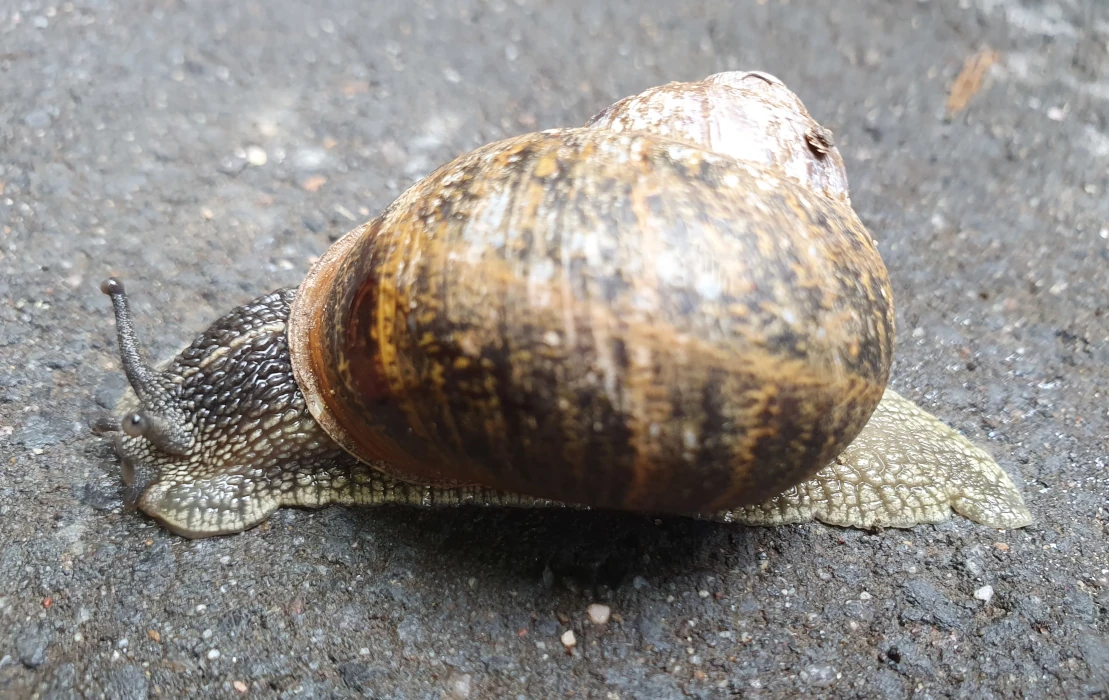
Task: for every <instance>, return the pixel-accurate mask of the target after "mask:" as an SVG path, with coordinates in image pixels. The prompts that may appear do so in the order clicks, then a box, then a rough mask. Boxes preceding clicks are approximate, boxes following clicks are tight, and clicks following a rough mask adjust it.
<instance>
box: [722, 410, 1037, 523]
mask: <svg viewBox="0 0 1109 700" xmlns="http://www.w3.org/2000/svg"><path fill="white" fill-rule="evenodd" d="M953 510H954V511H955V512H956V513H959V514H960V515H962V516H964V517H966V518H969V519H970V520H973V521H974V522H977V523H980V524H982V525H986V526H988V527H994V528H998V529H1012V528H1020V527H1024V526H1026V525H1029V524H1030V523H1031V522H1032V515H1031V513H1029V511H1028V508H1027V507H1026V506H1025V504H1024V501H1023V499H1022V498H1021V495H1020V492H1019V491H1018V490H1017V487H1016V485H1015V484H1014V483H1013V481H1012V480H1011V479H1010V478H1009V476H1008V475H1007V474H1006V473H1005V472H1004V471H1003V470H1002V469H1001V467H999V466H998V465H997V463H996V462H995V461H994V460H993V459H992V458H991V457H990V456H989V455H988V454H986V452H985V451H983V450H982V449H980V448H978V447H975V446H974V445H973V444H971V442H970V441H969V440H967V439H966V438H965V437H963V436H962V435H960V434H959V433H958V432H956V431H955V430H953V429H952V428H950V427H948V426H947V425H945V424H944V423H942V422H941V421H940V420H938V419H937V418H935V417H934V416H932V415H931V414H929V413H927V412H926V411H924V410H923V409H921V408H920V407H918V406H917V405H916V404H914V403H912V402H911V401H909V400H908V399H906V398H904V397H902V396H901V395H900V394H898V393H896V392H895V391H893V390H891V389H887V390H886V393H885V395H884V396H883V397H882V401H881V402H880V403H879V404H878V408H877V409H876V410H875V411H874V414H873V416H871V419H870V421H869V422H868V423H867V425H866V427H865V428H863V430H862V432H861V433H860V434H859V436H858V437H857V438H855V441H854V442H852V443H851V444H850V445H849V446H848V447H847V449H845V450H844V451H843V453H842V454H840V456H839V457H837V458H836V460H835V462H833V463H832V464H829V465H828V466H827V467H825V468H824V469H822V470H820V471H819V472H817V473H816V475H815V476H814V477H812V478H811V479H809V480H808V481H805V482H803V483H801V484H799V485H798V486H795V487H793V488H791V489H789V490H788V491H786V492H785V493H782V494H781V495H779V496H776V497H774V498H772V499H770V500H769V501H766V502H765V503H761V504H758V505H753V506H745V507H742V508H737V509H735V510H731V511H727V512H724V513H720V514H718V515H716V516H713V519H715V520H724V521H726V522H736V523H741V524H746V525H782V524H787V523H800V522H808V521H811V520H819V521H821V522H824V523H828V524H830V525H838V526H842V527H856V528H862V529H871V528H877V527H896V528H907V527H912V526H914V525H921V524H928V523H938V522H942V521H944V520H947V519H948V518H950V517H951V512H952V511H953Z"/></svg>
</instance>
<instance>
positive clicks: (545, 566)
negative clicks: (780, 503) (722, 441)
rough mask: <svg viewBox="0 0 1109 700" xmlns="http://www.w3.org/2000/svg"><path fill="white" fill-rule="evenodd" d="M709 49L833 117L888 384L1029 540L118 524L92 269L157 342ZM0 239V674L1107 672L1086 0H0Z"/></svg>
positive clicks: (1095, 91) (658, 693) (156, 348)
mask: <svg viewBox="0 0 1109 700" xmlns="http://www.w3.org/2000/svg"><path fill="white" fill-rule="evenodd" d="M991 51H992V52H996V56H994V54H990V53H988V52H991ZM976 55H977V56H979V57H987V56H994V58H996V61H995V62H994V63H993V64H992V65H991V66H990V67H989V68H988V70H986V71H985V72H984V74H983V76H984V77H983V80H982V82H981V84H980V85H978V86H977V89H972V88H973V86H971V88H967V87H965V86H966V83H962V84H963V85H964V88H958V89H956V100H958V99H959V98H966V100H965V105H961V106H960V105H956V107H955V108H954V109H949V108H948V100H949V94H950V93H951V91H952V86H953V85H957V84H959V83H958V81H956V76H957V75H958V74H959V73H960V71H961V70H962V69H963V67H964V65H965V63H966V61H967V60H968V58H971V57H973V56H976ZM988 62H989V61H987V63H988ZM727 69H759V70H765V71H768V72H771V73H774V74H776V75H778V76H779V77H781V78H782V79H784V80H785V81H786V82H787V84H789V85H790V87H791V88H793V89H794V90H795V91H796V92H797V93H798V94H799V95H800V96H801V97H802V99H803V100H804V101H805V103H806V105H807V106H808V107H809V109H810V111H811V112H812V113H813V114H814V116H816V118H817V119H818V120H820V121H821V122H822V123H823V124H824V125H825V126H827V127H829V128H831V129H832V131H833V132H834V133H835V135H836V141H837V145H838V146H839V147H840V149H841V150H842V152H843V154H844V157H845V159H846V161H847V166H848V173H849V176H850V179H851V188H852V198H853V201H854V204H855V207H856V209H857V210H858V212H859V214H860V216H861V217H862V219H863V221H864V222H865V223H866V225H867V226H868V228H869V229H870V230H871V232H872V233H873V234H874V236H875V238H876V239H877V240H878V241H879V244H880V247H881V251H882V255H883V257H884V259H885V261H886V264H887V266H888V267H889V270H890V275H891V278H892V280H893V285H894V290H895V294H896V297H897V304H898V310H899V313H898V324H899V333H898V349H897V353H898V354H897V360H896V363H895V366H894V379H893V386H895V387H896V388H897V389H898V390H899V391H901V392H902V393H904V394H905V395H907V396H909V397H910V398H912V399H913V400H915V401H918V402H919V403H920V404H921V405H923V406H924V407H926V408H927V409H928V410H930V411H932V412H933V413H935V414H936V415H938V416H940V417H941V418H943V419H944V420H945V421H947V422H948V423H949V424H951V425H953V426H955V427H956V428H958V429H959V430H961V431H963V432H964V433H965V434H967V435H968V436H969V437H970V438H971V439H973V440H974V441H976V442H977V443H978V444H981V445H983V446H984V447H986V449H988V450H989V451H990V452H991V453H992V454H994V455H995V456H996V458H997V460H998V461H999V463H1000V464H1001V465H1002V466H1003V467H1004V468H1005V469H1006V471H1007V472H1008V473H1009V474H1010V475H1011V476H1012V477H1013V478H1014V480H1015V481H1016V482H1017V483H1018V484H1020V486H1021V488H1022V490H1023V492H1024V494H1025V497H1026V499H1027V502H1028V504H1029V506H1030V508H1031V510H1032V512H1033V514H1034V515H1035V517H1036V523H1035V524H1034V525H1032V526H1030V527H1028V528H1025V529H1022V530H1019V531H1012V532H998V531H996V530H991V529H988V528H984V527H982V526H978V525H975V524H973V523H970V522H968V521H966V520H963V519H957V518H956V519H952V520H951V521H949V522H946V523H943V524H940V525H936V526H927V527H919V528H916V529H913V530H905V531H897V530H887V531H881V532H861V531H855V530H843V529H837V528H832V527H827V526H823V525H816V524H808V525H799V526H789V527H781V528H774V529H770V528H753V529H752V528H742V527H734V526H726V525H717V524H709V523H701V522H693V521H688V520H682V519H660V520H656V519H653V518H649V517H641V516H634V515H618V514H608V513H560V512H501V511H480V512H479V511H474V510H465V509H464V510H450V511H434V512H429V511H422V510H417V509H406V508H383V509H377V510H370V509H354V508H330V509H325V510H320V511H305V510H284V511H280V512H279V513H278V514H276V515H275V516H274V517H273V518H271V520H270V521H269V522H268V523H267V524H266V525H264V526H262V527H260V528H258V529H255V530H252V531H250V532H247V533H245V534H242V535H237V536H231V537H223V538H216V539H210V540H200V541H188V540H184V539H181V538H178V537H176V536H173V535H171V534H170V533H168V532H166V531H165V530H163V529H161V528H159V527H158V526H156V525H155V524H154V523H152V522H151V521H149V520H148V519H146V518H144V517H143V516H141V515H139V514H136V513H133V512H126V511H125V510H124V509H123V502H122V491H121V487H120V482H119V465H118V463H117V461H116V459H115V456H114V454H113V452H112V450H111V448H110V446H109V444H108V443H107V442H106V441H105V440H103V439H102V438H99V437H97V436H95V435H93V434H91V432H90V430H89V427H88V425H89V422H90V421H91V420H92V419H94V418H95V417H96V416H97V415H99V414H100V413H102V412H103V411H104V409H105V408H106V407H108V406H111V405H112V404H113V403H114V401H115V399H116V398H117V397H118V396H119V394H120V392H121V391H122V388H123V386H124V383H123V378H122V374H121V372H120V369H119V364H118V361H117V359H116V354H115V347H114V336H113V332H114V331H113V325H112V323H111V320H110V311H109V309H110V307H109V304H108V302H107V299H106V298H104V297H103V296H102V295H101V294H100V293H99V291H98V288H97V287H98V284H99V282H100V281H101V279H103V278H104V277H106V276H107V275H109V274H117V275H120V276H121V277H123V278H124V279H125V280H126V281H127V283H128V286H129V290H130V291H131V293H132V306H133V309H134V311H135V313H136V316H137V325H138V329H139V333H140V339H141V341H142V343H143V347H144V348H145V350H146V352H147V353H148V354H149V355H150V356H155V357H164V356H166V355H167V354H169V353H172V352H173V351H175V350H176V349H177V348H178V347H180V346H181V345H182V344H184V343H185V342H187V341H188V340H189V339H190V338H191V336H192V335H193V334H195V333H196V332H198V331H199V330H201V329H203V328H204V327H205V325H206V324H207V323H209V322H210V321H212V320H213V319H215V318H216V317H217V316H218V315H220V314H221V313H223V312H224V311H226V310H228V309H230V308H231V307H233V306H234V305H236V304H239V303H242V302H244V301H246V300H248V299H250V298H252V297H254V296H257V295H259V294H262V293H264V292H267V291H269V290H271V289H275V288H278V287H282V286H288V285H294V284H296V283H297V281H298V280H299V279H300V278H301V277H302V275H303V274H304V272H305V270H306V269H307V266H308V265H309V264H310V261H311V260H312V259H313V258H314V256H318V255H319V254H320V253H321V252H322V251H323V250H325V249H326V247H327V246H328V244H329V243H330V242H331V241H332V240H334V239H335V238H336V237H338V236H339V235H340V234H342V233H343V232H345V231H346V230H348V229H350V228H352V227H354V226H355V225H357V224H359V223H361V222H362V221H364V220H366V219H368V218H370V217H371V216H372V215H373V213H375V212H378V211H380V210H381V208H382V207H384V206H385V205H386V204H388V203H389V202H390V201H391V200H392V199H393V198H394V197H396V196H397V195H398V194H399V193H400V192H401V191H402V190H403V189H404V188H405V187H406V186H407V185H408V184H410V183H411V182H412V181H413V180H414V179H416V178H418V177H419V176H421V175H423V174H425V173H426V172H428V171H429V170H431V169H432V168H434V167H435V166H437V165H438V164H440V163H442V162H445V161H447V160H449V159H450V158H452V157H453V156H455V155H457V154H459V153H461V152H464V151H466V150H468V149H471V148H474V147H476V146H478V145H481V144H483V143H486V142H489V141H492V140H495V139H498V138H502V137H506V136H509V135H513V134H518V133H523V132H526V131H532V130H536V129H542V128H549V127H554V126H565V125H573V124H579V123H581V122H583V121H584V120H585V119H587V118H588V117H589V116H590V115H592V114H593V113H594V112H596V111H597V110H599V109H600V108H602V107H604V106H605V105H607V104H609V103H611V102H612V101H614V100H615V99H617V98H619V97H622V96H624V95H627V94H631V93H633V92H636V91H638V90H641V89H643V88H646V87H648V86H651V85H656V84H660V83H664V82H667V81H669V80H691V79H698V78H701V77H704V76H706V75H708V74H710V73H713V72H716V71H720V70H727ZM960 107H961V108H960ZM0 226H2V228H0V231H2V235H0V470H2V472H0V696H3V697H13V698H23V697H58V698H68V697H89V698H93V697H108V698H145V697H239V696H249V697H303V698H333V697H334V698H342V697H374V698H398V699H399V698H404V699H407V700H415V699H417V698H442V697H451V698H461V697H471V698H518V697H522V698H571V697H572V698H604V699H608V698H686V697H695V698H723V697H749V698H789V697H796V696H799V695H806V696H812V697H829V698H855V697H860V698H862V697H890V698H902V697H913V698H939V697H960V698H964V697H965V698H1001V697H1029V698H1041V697H1044V698H1062V697H1068V698H1087V697H1107V695H1109V533H1107V518H1109V505H1107V503H1109V466H1107V465H1109V413H1107V412H1109V6H1107V5H1106V4H1105V3H1103V2H1100V0H1086V1H1085V2H1080V1H1079V0H1068V1H1064V0H1058V1H1055V2H1038V3H1033V2H1021V1H1020V0H896V1H889V0H851V1H844V2H837V3H831V2H822V1H821V0H788V1H787V0H752V1H751V2H723V1H720V0H703V1H700V2H681V3H679V2H672V1H664V0H657V1H651V2H639V3H634V2H626V1H615V2H607V3H590V2H584V1H582V2H577V1H574V2H553V1H550V2H533V1H531V0H489V1H488V2H477V1H475V0H463V1H461V2H450V3H448V2H410V3H401V2H396V3H387V2H375V3H367V2H357V1H355V0H329V1H322V0H321V1H320V2H314V3H308V2H269V3H263V2H260V1H258V0H255V1H244V2H233V1H231V0H210V1H207V2H200V1H197V0H193V1H185V0H126V1H123V0H121V1H113V0H83V1H78V2H67V3H58V4H50V3H48V2H43V1H39V0H20V1H18V2H16V0H6V1H2V2H0ZM594 603H599V604H603V605H606V606H608V607H609V609H610V611H611V615H610V617H609V619H608V621H607V622H605V623H603V624H597V623H595V622H593V621H591V620H590V618H589V617H588V615H587V608H588V606H590V605H591V604H594ZM567 631H573V632H574V638H575V641H576V644H575V645H574V646H573V647H572V648H571V649H568V648H567V647H566V646H565V645H564V644H563V643H562V639H563V637H564V635H565V634H566V632H567Z"/></svg>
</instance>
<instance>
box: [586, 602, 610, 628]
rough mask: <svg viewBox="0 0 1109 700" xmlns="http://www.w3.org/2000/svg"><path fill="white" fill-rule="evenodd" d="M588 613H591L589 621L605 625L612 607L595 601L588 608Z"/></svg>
mask: <svg viewBox="0 0 1109 700" xmlns="http://www.w3.org/2000/svg"><path fill="white" fill-rule="evenodd" d="M586 613H588V615H589V621H590V622H592V623H593V624H595V625H603V624H605V623H606V622H608V618H609V615H611V614H612V608H610V607H608V606H607V605H601V604H600V603H593V604H592V605H590V606H589V607H588V608H586Z"/></svg>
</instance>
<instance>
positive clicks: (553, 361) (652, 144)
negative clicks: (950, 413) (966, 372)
mask: <svg viewBox="0 0 1109 700" xmlns="http://www.w3.org/2000/svg"><path fill="white" fill-rule="evenodd" d="M103 290H104V291H105V292H106V293H108V294H109V295H110V296H111V297H112V300H113V303H114V305H115V309H116V317H117V328H118V334H119V341H120V347H121V354H122V356H123V360H124V368H125V370H126V371H127V374H128V379H129V380H130V383H131V385H132V388H133V390H132V391H131V392H128V394H126V395H125V396H124V398H123V399H122V400H121V403H120V406H119V407H118V409H117V413H118V414H119V431H118V433H117V438H116V444H117V450H118V451H119V452H120V454H121V455H122V460H123V469H124V474H125V481H128V482H131V484H132V485H133V486H136V485H137V486H136V488H137V491H138V492H139V495H138V498H137V503H138V506H139V508H141V509H142V510H144V511H145V512H147V513H148V514H150V515H152V516H153V517H155V518H156V519H158V520H160V521H161V522H163V523H164V524H166V525H167V526H168V527H170V528H171V529H173V530H175V531H176V532H179V533H181V534H184V535H187V536H206V535H211V534H221V533H226V532H234V531H239V530H242V529H245V528H247V527H250V526H252V525H254V524H256V523H257V522H260V521H261V520H263V519H264V518H265V517H266V516H267V515H268V514H269V512H272V510H273V509H274V508H276V507H278V506H280V505H284V504H291V505H308V506H316V505H323V504H325V503H329V502H341V503H379V502H402V503H417V504H435V503H443V504H459V503H476V504H489V505H522V506H527V505H531V506H540V505H573V506H579V507H592V508H608V509H621V510H631V511H637V512H650V513H673V514H682V515H691V516H697V517H712V518H716V519H721V520H732V521H740V522H751V523H772V522H788V521H796V520H799V519H804V518H810V517H818V518H820V519H822V520H826V521H828V522H834V523H836V524H843V525H857V526H863V527H869V526H872V525H875V524H887V525H899V526H900V525H909V524H913V523H915V522H929V521H934V520H937V519H941V518H943V517H947V516H948V514H949V511H950V508H951V507H952V506H954V507H956V508H959V509H960V510H961V511H962V512H967V513H968V514H970V517H976V516H977V517H976V519H979V520H984V521H987V522H989V523H990V524H995V525H997V526H999V527H1000V526H1006V527H1014V526H1019V525H1022V524H1026V522H1027V521H1028V520H1029V518H1028V514H1027V511H1026V510H1025V509H1024V506H1023V503H1022V502H1021V500H1020V496H1019V493H1017V492H1016V489H1015V487H1013V485H1012V483H1011V482H1010V481H1009V480H1008V477H1006V476H1005V474H1004V472H1003V471H1001V469H1000V468H999V467H997V465H996V464H994V463H993V461H992V460H990V459H989V457H988V456H986V455H985V454H984V453H982V452H981V451H980V450H977V448H974V447H973V446H971V445H970V443H969V442H967V441H966V440H965V439H964V438H962V437H961V436H958V434H957V433H955V432H954V431H952V430H950V429H949V428H947V427H946V426H943V424H942V423H940V422H939V421H937V420H936V419H934V418H932V417H930V416H928V415H927V414H925V413H923V412H922V411H920V410H919V409H916V408H915V407H913V406H912V405H911V404H909V403H908V402H907V401H905V400H904V399H902V398H901V397H899V396H897V395H896V394H895V393H894V392H892V391H890V390H888V389H887V383H888V379H889V372H890V366H891V363H892V346H893V336H894V311H893V299H892V292H891V290H890V285H889V280H888V276H887V273H886V270H885V267H884V265H883V264H882V261H881V258H880V256H879V254H878V251H877V248H876V246H875V244H874V242H873V241H872V240H871V237H870V235H869V234H868V233H867V231H866V229H865V227H864V226H863V225H862V223H861V222H860V221H859V220H858V217H857V216H856V215H855V212H854V211H853V210H852V208H851V206H850V200H849V197H848V192H847V180H846V175H845V172H844V169H843V163H842V159H841V157H840V155H839V153H838V151H837V150H836V149H835V146H834V145H833V144H832V139H831V135H830V134H829V133H828V132H827V131H826V130H825V129H823V128H822V127H820V125H819V124H817V123H816V122H815V120H813V119H812V118H811V117H810V116H809V115H808V113H807V112H806V111H805V110H804V107H803V106H802V105H801V103H800V101H799V100H798V99H797V98H796V96H794V95H793V93H791V92H789V91H788V90H787V89H786V88H785V86H784V85H783V84H782V83H781V82H780V81H778V80H777V79H775V78H773V77H771V76H768V75H766V74H761V73H726V74H718V75H716V76H711V77H710V78H708V79H706V80H705V81H701V82H697V83H672V84H669V85H666V86H660V87H658V88H653V89H651V90H648V91H646V92H644V93H641V94H640V95H637V96H632V97H629V98H625V100H621V101H620V102H617V103H616V104H614V105H613V106H611V107H609V108H608V109H606V110H604V111H602V112H600V113H599V114H598V115H597V116H595V117H594V118H593V119H592V120H590V122H588V123H587V124H586V125H585V126H582V127H578V128H568V129H553V130H548V131H544V132H538V133H534V134H525V135H522V136H518V137H514V138H509V139H505V140H503V141H499V142H496V143H493V144H489V145H487V146H484V147H482V148H479V149H477V150H475V151H473V152H471V153H468V154H465V155H463V156H460V157H459V158H457V159H455V160H454V161H452V162H451V163H448V164H446V165H444V166H443V167H441V168H439V169H438V170H436V171H435V172H433V173H431V174H430V175H428V176H427V177H426V178H424V179H422V180H421V181H419V182H417V183H416V184H414V185H413V186H412V187H411V188H409V190H407V191H406V192H405V193H404V194H402V195H401V196H400V197H399V198H398V199H397V200H396V201H395V202H393V203H392V204H391V205H390V206H389V207H387V208H386V210H385V211H384V212H383V213H382V214H381V215H380V216H379V217H377V218H376V219H374V220H373V221H371V222H369V223H367V224H366V225H364V226H361V227H359V228H357V229H355V230H354V231H351V232H350V233H348V234H347V235H346V236H344V237H343V238H342V239H340V240H339V241H338V242H336V243H335V244H334V245H333V246H332V247H331V248H330V249H329V250H328V251H327V253H326V254H325V255H324V256H323V257H322V258H321V259H320V261H319V262H317V263H316V264H315V265H314V266H313V269H312V270H311V271H310V273H309V275H308V277H307V278H306V279H305V281H304V282H303V283H302V284H301V285H300V286H299V287H298V288H297V289H296V290H279V291H278V292H274V293H272V294H270V295H266V296H265V297H262V298H260V299H258V300H255V301H253V302H250V303H248V304H246V305H244V306H243V307H240V308H239V309H236V310H234V311H232V312H231V313H230V314H228V315H227V316H225V317H224V318H223V319H220V320H219V321H217V322H216V323H215V324H213V326H212V327H211V328H209V329H208V331H206V332H205V333H203V334H202V335H201V336H200V337H198V339H197V340H196V341H194V343H193V344H191V345H190V346H189V347H188V348H186V349H185V350H184V351H182V353H180V354H179V355H178V356H177V357H176V358H173V359H171V360H170V361H169V362H168V363H166V364H165V365H163V366H162V367H160V368H159V369H157V370H154V369H150V368H147V367H146V366H145V365H143V363H142V362H141V360H140V359H139V355H138V351H137V348H136V346H135V341H134V334H133V332H132V330H131V328H132V326H131V320H130V315H129V313H128V311H127V303H126V296H125V295H124V293H123V289H122V284H120V283H119V282H117V281H115V280H110V281H109V282H106V283H105V285H104V286H103ZM922 428H923V429H922ZM890 455H894V456H897V455H901V456H905V455H910V456H909V457H908V458H907V459H902V460H893V461H892V462H891V461H890V460H888V459H887V457H889V456H890ZM826 472H827V474H826ZM821 493H823V494H824V495H823V496H821V495H820V494H821ZM814 494H815V498H814V497H813V496H814ZM968 504H969V505H968Z"/></svg>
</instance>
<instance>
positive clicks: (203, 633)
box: [200, 629, 212, 639]
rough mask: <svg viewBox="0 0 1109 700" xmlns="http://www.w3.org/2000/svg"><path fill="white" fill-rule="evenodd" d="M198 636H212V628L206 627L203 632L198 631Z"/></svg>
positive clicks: (209, 637) (206, 637)
mask: <svg viewBox="0 0 1109 700" xmlns="http://www.w3.org/2000/svg"><path fill="white" fill-rule="evenodd" d="M200 636H201V638H203V639H211V638H212V630H210V629H206V630H204V631H203V632H201V633H200Z"/></svg>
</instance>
